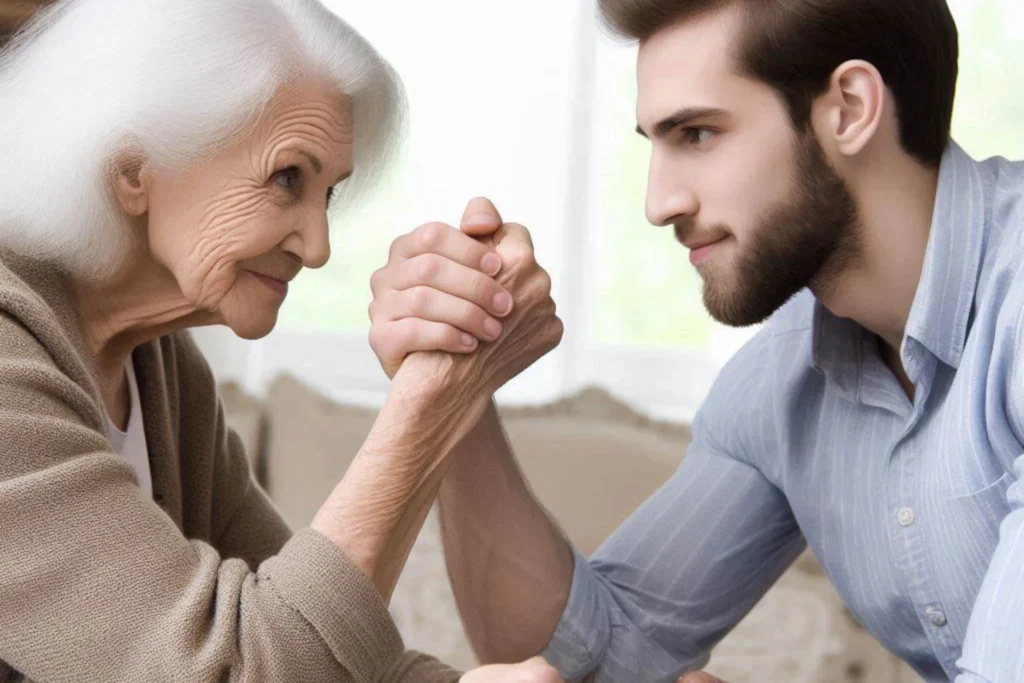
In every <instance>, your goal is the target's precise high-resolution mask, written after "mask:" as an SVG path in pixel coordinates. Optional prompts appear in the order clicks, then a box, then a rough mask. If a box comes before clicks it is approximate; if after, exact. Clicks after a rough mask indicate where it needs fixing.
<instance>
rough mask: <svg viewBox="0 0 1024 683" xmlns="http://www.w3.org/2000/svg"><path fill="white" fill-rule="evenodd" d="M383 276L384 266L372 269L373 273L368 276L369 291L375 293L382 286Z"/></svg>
mask: <svg viewBox="0 0 1024 683" xmlns="http://www.w3.org/2000/svg"><path fill="white" fill-rule="evenodd" d="M385 277H386V276H385V273H384V268H378V269H377V270H375V271H373V275H371V276H370V291H372V292H373V293H374V294H376V293H377V292H378V291H379V290H380V289H381V287H383V286H384V281H385Z"/></svg>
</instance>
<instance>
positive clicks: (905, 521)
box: [896, 508, 916, 526]
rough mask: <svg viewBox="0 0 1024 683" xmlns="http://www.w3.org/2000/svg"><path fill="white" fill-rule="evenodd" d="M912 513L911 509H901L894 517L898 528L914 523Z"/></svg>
mask: <svg viewBox="0 0 1024 683" xmlns="http://www.w3.org/2000/svg"><path fill="white" fill-rule="evenodd" d="M914 519H916V517H915V516H914V511H913V510H912V509H911V508H902V509H900V511H899V513H898V514H897V515H896V520H897V521H898V522H899V523H900V526H910V525H912V524H913V523H914Z"/></svg>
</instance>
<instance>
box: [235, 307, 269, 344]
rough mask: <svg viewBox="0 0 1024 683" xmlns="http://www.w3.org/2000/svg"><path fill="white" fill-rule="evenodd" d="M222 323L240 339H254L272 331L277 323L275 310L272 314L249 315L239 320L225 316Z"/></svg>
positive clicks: (261, 337)
mask: <svg viewBox="0 0 1024 683" xmlns="http://www.w3.org/2000/svg"><path fill="white" fill-rule="evenodd" d="M224 324H226V325H227V326H228V327H230V328H231V331H232V332H234V333H235V334H236V335H238V336H239V337H241V338H242V339H248V340H249V341H255V340H257V339H263V337H266V336H267V335H268V334H270V333H271V332H273V331H274V327H275V326H276V325H277V311H274V313H273V315H269V314H268V315H250V316H246V317H245V318H244V319H241V320H238V319H231V318H225V323H224Z"/></svg>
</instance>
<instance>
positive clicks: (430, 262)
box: [410, 254, 441, 282]
mask: <svg viewBox="0 0 1024 683" xmlns="http://www.w3.org/2000/svg"><path fill="white" fill-rule="evenodd" d="M410 263H411V264H412V268H413V277H414V278H415V279H416V281H417V282H433V281H434V280H435V279H436V278H437V276H438V274H439V273H440V272H441V260H440V259H439V258H438V257H436V256H434V255H432V254H424V255H423V256H417V257H416V258H415V259H412V261H410Z"/></svg>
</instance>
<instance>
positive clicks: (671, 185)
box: [644, 151, 700, 226]
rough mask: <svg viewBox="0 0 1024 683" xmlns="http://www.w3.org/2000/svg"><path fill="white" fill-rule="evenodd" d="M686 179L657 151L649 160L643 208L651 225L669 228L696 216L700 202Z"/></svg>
mask: <svg viewBox="0 0 1024 683" xmlns="http://www.w3.org/2000/svg"><path fill="white" fill-rule="evenodd" d="M686 178H687V175H686V174H685V173H683V172H682V169H676V168H673V167H672V166H671V165H670V164H669V163H668V162H667V161H666V159H665V158H664V157H663V155H661V154H658V152H657V151H655V153H654V154H653V155H652V156H651V167H650V171H649V173H648V176H647V202H646V205H645V207H644V208H645V211H646V213H647V221H648V222H649V223H650V224H651V225H657V226H666V225H672V224H674V223H678V222H679V220H680V219H681V218H692V217H694V216H696V215H697V212H698V211H699V210H700V202H699V201H698V200H697V194H696V193H695V192H694V191H693V189H692V188H691V187H690V185H689V183H688V181H687V179H686Z"/></svg>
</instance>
